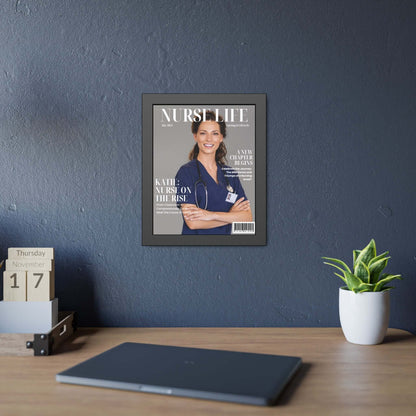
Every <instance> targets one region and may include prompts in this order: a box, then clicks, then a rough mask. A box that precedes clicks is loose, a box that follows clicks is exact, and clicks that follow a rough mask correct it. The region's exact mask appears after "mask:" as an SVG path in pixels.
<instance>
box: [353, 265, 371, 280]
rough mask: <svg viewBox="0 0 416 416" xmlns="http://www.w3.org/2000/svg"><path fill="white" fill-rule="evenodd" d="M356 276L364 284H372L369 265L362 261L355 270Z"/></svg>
mask: <svg viewBox="0 0 416 416" xmlns="http://www.w3.org/2000/svg"><path fill="white" fill-rule="evenodd" d="M354 274H355V275H356V276H357V277H359V278H360V279H361V280H362V281H363V282H364V283H371V282H370V270H369V269H368V267H367V265H365V264H364V263H363V262H362V261H360V262H358V264H357V266H356V267H355V268H354Z"/></svg>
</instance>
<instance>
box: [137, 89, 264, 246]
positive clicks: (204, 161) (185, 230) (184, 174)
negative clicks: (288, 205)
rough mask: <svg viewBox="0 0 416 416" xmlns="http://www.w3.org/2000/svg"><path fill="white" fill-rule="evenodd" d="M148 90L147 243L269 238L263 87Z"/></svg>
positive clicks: (252, 241)
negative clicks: (233, 91)
mask: <svg viewBox="0 0 416 416" xmlns="http://www.w3.org/2000/svg"><path fill="white" fill-rule="evenodd" d="M260 97H264V96H260ZM143 98H144V100H143V126H144V130H143V133H144V134H143V150H144V152H143V176H144V184H143V185H144V186H143V191H144V192H143V244H149V245H152V244H160V245H162V244H163V245H171V244H173V245H181V244H184V245H187V244H190V245H191V244H192V245H206V244H209V245H215V244H219V245H221V244H227V245H229V244H231V245H233V244H235V245H240V244H247V245H249V244H264V243H265V238H264V237H265V215H263V216H261V212H262V211H264V209H265V192H264V193H263V194H262V195H261V194H260V193H259V191H258V189H257V188H258V184H259V176H260V177H262V176H265V175H264V174H263V173H264V169H265V160H264V144H265V140H264V139H263V138H261V134H260V133H259V131H260V130H261V129H259V128H258V123H259V120H261V119H263V118H265V114H263V115H262V116H259V114H258V112H261V111H262V112H265V108H263V106H261V105H259V103H258V101H259V97H258V95H256V96H255V97H253V95H251V94H247V95H245V94H241V95H237V96H233V97H232V96H229V95H223V94H221V95H217V94H212V95H194V94H193V95H181V94H169V95H165V94H144V97H143ZM254 98H257V100H254ZM149 101H150V102H149ZM264 101H265V97H264ZM264 107H265V106H264ZM145 117H146V118H145ZM149 121H151V125H150V123H149ZM263 127H264V131H265V126H263ZM150 144H151V146H150ZM150 147H151V152H150V151H149V150H150ZM259 153H260V154H262V153H263V158H262V159H261V160H260V158H259ZM150 181H151V184H150ZM262 182H263V183H265V177H263V178H262ZM146 184H147V186H146ZM264 187H265V186H260V188H264ZM260 195H261V196H260ZM149 201H151V203H150V202H149ZM150 225H151V227H150Z"/></svg>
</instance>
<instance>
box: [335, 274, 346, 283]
mask: <svg viewBox="0 0 416 416" xmlns="http://www.w3.org/2000/svg"><path fill="white" fill-rule="evenodd" d="M334 275H335V276H338V277H340V278H341V279H342V280H343V281H344V282H345V283H347V279H346V278H345V277H344V276H341V275H340V274H339V273H335V272H334Z"/></svg>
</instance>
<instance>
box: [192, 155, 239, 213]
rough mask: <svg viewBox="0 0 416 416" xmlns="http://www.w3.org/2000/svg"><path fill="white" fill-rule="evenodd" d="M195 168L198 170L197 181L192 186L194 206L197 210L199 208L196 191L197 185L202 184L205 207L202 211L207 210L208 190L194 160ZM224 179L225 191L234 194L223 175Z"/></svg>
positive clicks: (197, 163)
mask: <svg viewBox="0 0 416 416" xmlns="http://www.w3.org/2000/svg"><path fill="white" fill-rule="evenodd" d="M196 168H197V170H198V179H197V180H196V181H195V184H194V194H195V203H196V206H197V207H198V208H201V207H200V206H199V203H198V197H197V192H196V191H197V188H198V185H199V184H202V186H203V187H204V191H205V207H204V208H203V209H207V207H208V188H207V184H206V183H205V181H204V180H203V179H202V175H201V168H200V167H199V162H198V160H196ZM224 179H225V183H226V188H227V191H228V192H234V190H233V187H232V186H231V185H230V182H229V181H228V179H227V177H226V176H225V175H224Z"/></svg>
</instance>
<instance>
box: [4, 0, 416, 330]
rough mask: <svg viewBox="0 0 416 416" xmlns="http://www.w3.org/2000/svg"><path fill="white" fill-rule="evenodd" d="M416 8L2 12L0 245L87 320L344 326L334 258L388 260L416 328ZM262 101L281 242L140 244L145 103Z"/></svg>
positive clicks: (25, 8)
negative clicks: (399, 277) (49, 258)
mask: <svg viewBox="0 0 416 416" xmlns="http://www.w3.org/2000/svg"><path fill="white" fill-rule="evenodd" d="M415 22H416V3H415V2H414V1H412V0H409V1H394V0H391V1H375V0H374V1H350V0H348V1H347V0H345V1H333V0H328V1H323V0H321V1H293V0H286V1H254V0H253V1H237V0H233V1H177V2H174V1H168V0H166V1H154V0H146V1H119V0H113V1H109V0H107V1H103V0H96V1H84V0H73V1H63V0H61V1H57V0H49V1H35V0H20V1H17V2H14V1H13V2H12V1H2V2H1V3H0V39H1V42H0V146H1V150H0V178H1V182H0V183H1V186H0V235H1V237H0V247H1V253H0V254H1V257H3V258H4V257H6V255H7V247H10V246H53V247H55V248H56V280H57V281H56V284H57V295H58V297H59V300H60V308H61V309H75V310H77V311H78V312H79V314H80V322H81V325H121V326H141V325H143V326H152V325H154V326H159V325H161V326H163V325H168V326H169V325H190V326H193V325H197V326H198V325H201V326H206V325H216V326H217V325H218V326H229V325H232V326H327V325H329V326H332V325H338V324H339V320H338V306H337V302H338V292H337V290H338V287H339V286H340V283H342V282H341V281H340V280H338V279H337V278H336V277H334V276H333V275H332V271H331V270H329V268H328V267H327V266H324V265H323V264H322V261H321V259H320V258H321V256H323V255H328V256H334V257H341V258H348V259H349V258H350V257H351V253H352V249H354V248H360V247H362V246H364V245H365V244H366V243H367V242H368V241H369V240H370V238H371V237H374V238H375V239H376V241H377V243H378V247H379V249H380V250H383V251H384V250H390V252H391V255H392V260H391V262H390V264H389V269H388V271H390V272H397V273H402V274H403V275H404V276H405V278H406V279H405V280H404V281H402V282H398V283H397V285H396V286H397V287H396V289H395V290H394V291H393V292H392V315H391V326H395V327H400V328H407V329H410V330H412V331H416V302H415V295H416V281H415V278H414V275H415V268H416V247H415V240H416V238H415V231H416V227H415V225H416V219H415V213H416V196H415V178H416V165H415V153H416V145H415V131H416V100H415V97H416V25H415ZM143 92H155V93H156V92H163V93H177V92H186V93H208V92H215V93H240V92H242V93H267V101H268V112H267V117H268V122H267V127H268V146H267V147H268V160H267V171H268V184H267V189H268V192H267V198H268V204H267V206H268V244H267V246H265V247H161V248H156V247H142V246H141V94H142V93H143Z"/></svg>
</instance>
